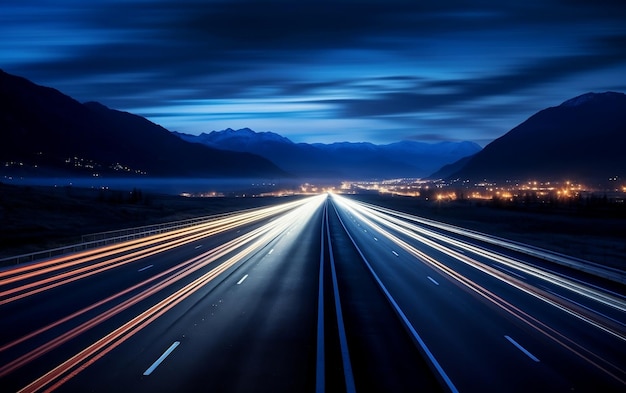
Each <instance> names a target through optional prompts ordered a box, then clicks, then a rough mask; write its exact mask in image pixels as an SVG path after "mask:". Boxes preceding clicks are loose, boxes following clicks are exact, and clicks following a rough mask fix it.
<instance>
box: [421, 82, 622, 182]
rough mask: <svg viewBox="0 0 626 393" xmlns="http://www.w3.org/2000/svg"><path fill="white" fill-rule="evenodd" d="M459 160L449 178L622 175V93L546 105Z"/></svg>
mask: <svg viewBox="0 0 626 393" xmlns="http://www.w3.org/2000/svg"><path fill="white" fill-rule="evenodd" d="M460 166H462V168H461V169H459V170H457V171H455V173H453V174H449V176H447V178H448V179H451V180H452V179H469V180H483V179H487V180H494V181H501V180H520V181H526V180H531V179H539V180H566V179H569V180H581V181H602V180H607V179H608V178H609V177H614V176H618V177H622V178H625V177H626V94H623V93H615V92H606V93H587V94H583V95H581V96H578V97H575V98H572V99H570V100H567V101H565V102H564V103H562V104H561V105H559V106H556V107H551V108H547V109H544V110H542V111H540V112H538V113H536V114H535V115H533V116H531V117H530V118H529V119H528V120H526V121H525V122H523V123H521V124H520V125H518V126H517V127H515V128H513V129H512V130H511V131H509V132H508V133H506V134H505V135H503V136H502V137H500V138H498V139H496V140H494V141H493V142H491V143H490V144H488V145H487V146H485V148H484V149H483V150H481V151H480V152H478V153H476V154H475V155H474V156H472V157H471V158H470V159H469V160H467V162H466V163H465V164H464V165H460ZM432 176H435V174H433V175H432Z"/></svg>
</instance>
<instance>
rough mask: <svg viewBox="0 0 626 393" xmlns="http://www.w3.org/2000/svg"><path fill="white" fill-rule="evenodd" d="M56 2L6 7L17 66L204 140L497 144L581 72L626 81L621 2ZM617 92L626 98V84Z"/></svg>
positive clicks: (3, 15) (570, 90)
mask: <svg viewBox="0 0 626 393" xmlns="http://www.w3.org/2000/svg"><path fill="white" fill-rule="evenodd" d="M40 3H41V2H39V1H35V0H20V1H17V0H6V1H5V2H3V5H2V6H1V9H0V11H3V12H0V35H1V36H3V40H2V42H0V58H2V59H4V60H3V61H4V62H5V64H3V65H2V66H3V68H5V69H6V70H7V71H9V72H13V73H17V74H20V75H23V76H25V77H27V78H30V79H33V80H34V81H35V82H37V83H41V84H46V85H49V86H53V87H56V88H59V89H61V90H62V91H64V92H66V93H67V94H70V95H72V96H74V97H76V98H77V99H79V100H83V101H86V100H98V101H101V102H103V103H105V104H106V105H108V106H111V107H114V108H119V109H123V110H130V109H132V108H146V111H145V113H146V114H149V115H151V116H154V117H158V118H160V119H163V120H164V121H167V122H168V124H164V125H166V126H168V125H169V126H170V127H171V128H177V125H178V124H181V122H185V127H186V129H189V128H191V127H193V123H192V121H194V120H195V121H197V123H196V127H197V128H198V129H199V131H200V130H202V129H206V128H207V127H210V126H207V124H210V122H211V121H212V120H211V119H215V118H216V116H217V114H219V116H220V121H227V120H228V119H227V117H228V116H232V117H231V119H232V120H233V121H238V120H240V119H244V118H245V120H246V121H250V124H247V126H249V127H252V128H255V126H256V125H255V124H254V123H253V122H254V121H256V120H259V122H260V123H261V124H264V125H266V126H267V125H268V124H269V123H268V116H269V114H271V116H274V120H275V123H276V125H277V126H276V128H277V129H278V128H281V125H288V126H286V127H289V130H288V131H291V132H293V133H296V132H298V130H297V125H298V124H299V123H302V121H306V120H303V119H310V118H312V117H318V118H319V119H322V118H323V119H326V120H328V121H326V122H324V126H329V125H332V124H343V123H342V122H340V121H339V120H342V119H350V120H351V121H354V123H351V124H357V123H358V124H359V127H364V128H363V129H362V131H361V135H367V136H368V138H372V139H378V140H381V139H384V138H389V140H393V139H402V138H405V137H407V136H411V135H425V136H424V138H429V137H433V136H434V135H440V136H441V137H442V138H445V137H446V136H447V137H450V138H462V137H463V136H462V135H463V132H465V134H464V135H466V139H473V138H474V139H481V140H482V139H485V130H491V131H490V132H492V133H495V132H497V131H495V129H496V127H497V125H496V123H498V124H508V123H507V121H509V119H513V118H518V117H519V116H520V114H519V113H520V112H523V113H526V111H528V110H530V108H531V106H529V104H528V102H535V103H536V104H535V105H539V103H540V102H541V103H543V102H549V100H548V98H552V97H554V96H555V95H556V94H557V93H556V92H558V94H563V95H565V96H564V97H562V98H563V99H566V98H568V96H567V95H568V94H571V95H572V96H573V95H575V94H580V93H582V92H584V91H582V92H581V91H578V90H579V89H585V88H589V89H590V90H593V89H594V86H593V85H592V84H591V82H588V83H587V84H582V82H581V83H577V84H574V83H572V80H574V79H576V78H578V77H579V76H584V75H588V74H589V73H598V75H600V76H598V78H600V77H601V75H602V74H601V72H602V70H604V69H607V68H611V67H612V68H613V69H615V68H617V69H624V70H625V74H626V52H625V51H624V50H623V48H624V47H626V31H625V30H624V28H623V21H624V20H626V6H624V5H623V2H620V1H608V0H607V1H599V2H593V3H592V2H585V1H580V2H578V3H573V2H561V1H557V0H554V1H544V2H541V3H532V2H481V3H477V2H467V1H462V0H452V1H447V2H421V1H403V0H387V1H373V0H369V1H368V0H366V1H336V0H335V1H325V0H322V1H319V0H318V1H310V0H300V1H291V0H289V1H287V0H285V1H254V0H223V1H221V0H219V1H218V0H213V1H206V0H182V1H173V0H111V1H100V2H84V1H78V0H58V1H55V2H53V3H45V4H40ZM613 73H614V74H615V71H613ZM594 75H595V74H594ZM580 79H583V78H580ZM589 80H590V79H589ZM605 85H608V87H610V88H613V89H616V90H619V89H620V87H623V86H625V85H626V81H625V80H624V79H623V78H622V80H615V81H614V82H613V83H612V84H611V83H608V82H607V83H605ZM542 91H543V92H544V93H541V94H539V93H538V92H542ZM537 94H539V95H537ZM529 95H530V98H529V97H528V96H529ZM272 99H273V100H274V101H275V102H285V101H289V102H294V101H298V102H300V103H308V104H311V105H313V104H316V105H318V106H319V107H320V108H323V109H319V110H318V111H315V110H311V111H306V113H302V112H299V111H284V110H281V107H280V106H279V105H278V104H275V108H274V109H272V108H271V106H272V104H267V108H266V109H265V110H263V111H256V112H255V111H253V110H251V109H250V105H249V104H247V103H249V102H250V100H258V101H262V102H266V103H267V102H269V101H268V100H272ZM207 100H213V102H218V101H220V100H221V101H222V102H228V103H229V104H228V105H230V106H229V107H224V108H222V109H221V110H220V109H219V105H216V107H215V108H212V111H214V113H215V114H216V115H215V116H211V115H210V113H203V114H195V115H194V116H190V115H189V114H185V113H184V109H185V108H186V107H189V102H192V101H193V102H195V104H198V105H200V104H201V103H202V102H206V101H207ZM182 101H188V102H187V103H186V104H185V105H183V104H181V102H182ZM520 102H524V103H525V104H524V106H522V107H520V106H519V105H518V104H519V103H520ZM176 103H178V104H176ZM176 105H178V106H176ZM238 105H240V106H241V108H242V109H241V111H240V113H237V106H238ZM533 108H536V106H535V107H533ZM494 110H497V111H496V113H493V112H492V111H494ZM177 113H179V114H180V116H177ZM261 120H262V122H261ZM177 121H179V123H177ZM381 123H382V124H381ZM220 124H221V123H220ZM320 124H321V123H320ZM368 124H369V126H368ZM463 125H465V126H466V127H464V129H463V128H462V126H463ZM268 128H271V127H268ZM354 128H355V129H356V127H354ZM385 130H387V131H385ZM392 130H393V131H392ZM422 130H423V131H422ZM431 130H437V131H436V132H435V131H431ZM502 131H505V130H501V132H502ZM307 132H312V131H307ZM320 132H321V131H320ZM324 132H326V133H329V131H327V130H325V131H324ZM335 132H340V131H335ZM344 132H345V133H346V135H348V133H351V132H356V131H354V130H353V129H346V130H344ZM355 135H356V134H352V135H351V136H350V137H349V138H347V139H351V140H353V139H355V138H356V137H357V136H355ZM295 139H297V138H295Z"/></svg>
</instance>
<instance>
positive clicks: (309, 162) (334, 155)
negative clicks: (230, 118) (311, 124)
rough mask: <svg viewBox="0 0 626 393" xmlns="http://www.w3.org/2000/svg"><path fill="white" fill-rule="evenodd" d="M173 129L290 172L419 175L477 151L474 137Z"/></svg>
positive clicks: (345, 176)
mask: <svg viewBox="0 0 626 393" xmlns="http://www.w3.org/2000/svg"><path fill="white" fill-rule="evenodd" d="M174 134H175V135H177V136H179V137H180V138H182V139H184V140H186V141H189V142H196V143H200V144H203V145H206V146H210V147H214V148H220V149H227V150H233V151H240V152H254V153H256V154H259V155H261V156H262V157H265V158H267V159H269V160H270V161H272V162H274V163H276V164H277V165H278V166H280V167H281V168H283V169H285V170H286V171H288V172H290V173H293V174H296V175H298V176H301V177H309V178H343V179H352V180H361V179H375V178H378V179H380V178H387V179H388V178H394V177H422V176H424V175H427V174H428V173H431V172H432V171H434V170H435V169H437V168H439V167H441V166H442V165H444V164H447V163H450V162H453V161H455V160H457V159H459V158H461V157H465V156H468V155H471V154H474V153H476V152H477V151H478V150H480V147H479V146H478V145H477V144H475V143H472V142H441V143H436V144H428V143H420V142H415V141H402V142H397V143H391V144H387V145H375V144H372V143H365V142H363V143H350V142H340V143H332V144H323V143H314V144H307V143H294V142H292V141H291V140H289V139H288V138H285V137H283V136H280V135H278V134H276V133H273V132H255V131H252V130H250V129H249V128H244V129H241V130H232V129H230V128H229V129H226V130H223V131H212V132H210V133H208V134H207V133H202V134H200V135H189V134H183V133H176V132H175V133H174Z"/></svg>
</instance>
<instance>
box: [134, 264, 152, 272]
mask: <svg viewBox="0 0 626 393" xmlns="http://www.w3.org/2000/svg"><path fill="white" fill-rule="evenodd" d="M153 266H154V265H148V266H146V267H142V268H141V269H139V270H137V272H143V271H144V270H148V269H150V268H151V267H153Z"/></svg>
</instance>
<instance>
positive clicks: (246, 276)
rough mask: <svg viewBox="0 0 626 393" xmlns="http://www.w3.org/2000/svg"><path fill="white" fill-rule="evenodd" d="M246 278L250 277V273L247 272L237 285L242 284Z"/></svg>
mask: <svg viewBox="0 0 626 393" xmlns="http://www.w3.org/2000/svg"><path fill="white" fill-rule="evenodd" d="M246 278H248V275H247V274H246V275H245V276H243V277H242V279H241V280H239V281H237V285H241V283H242V282H243V280H245V279H246Z"/></svg>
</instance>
